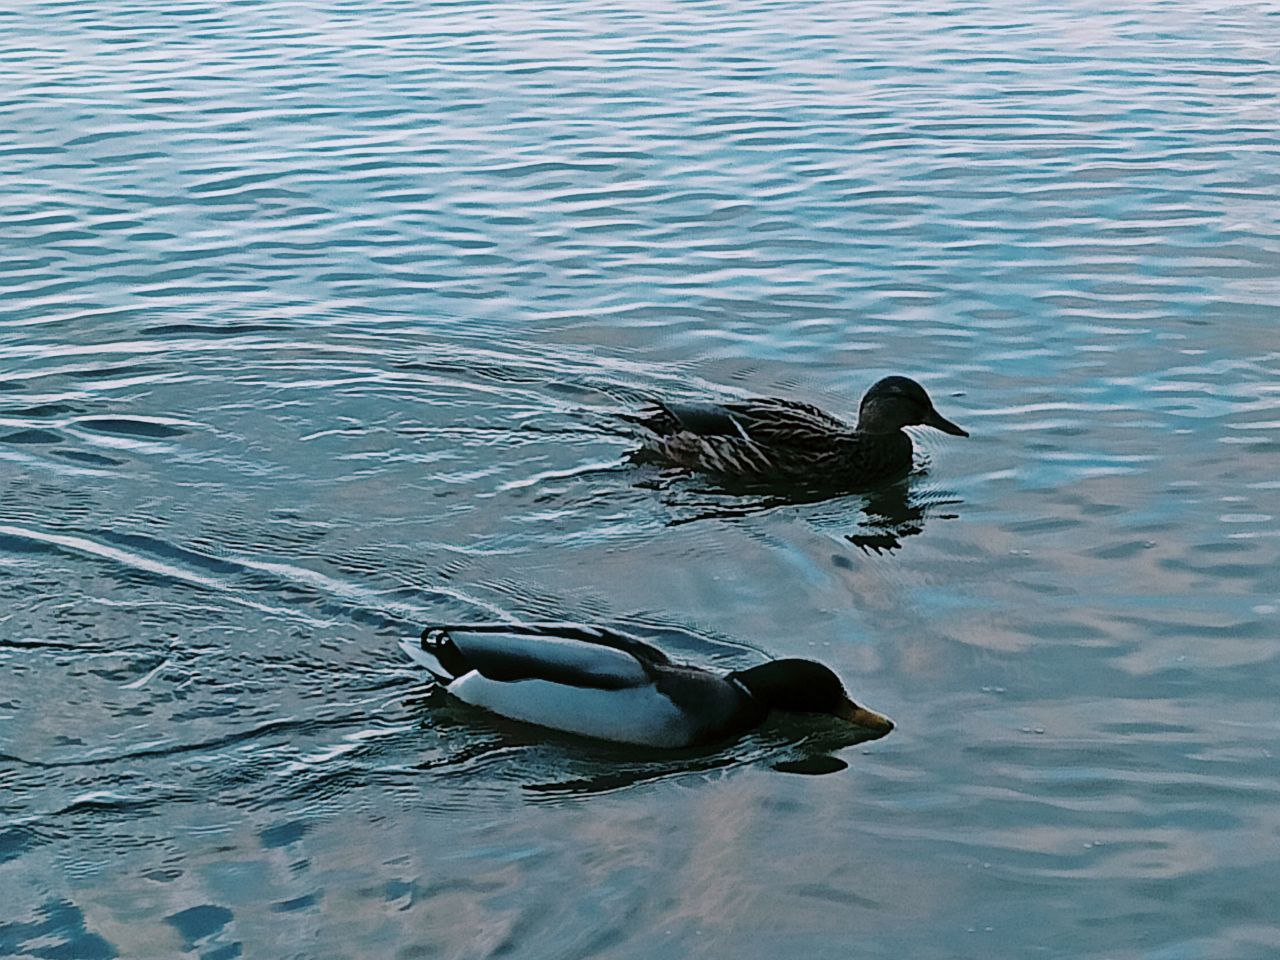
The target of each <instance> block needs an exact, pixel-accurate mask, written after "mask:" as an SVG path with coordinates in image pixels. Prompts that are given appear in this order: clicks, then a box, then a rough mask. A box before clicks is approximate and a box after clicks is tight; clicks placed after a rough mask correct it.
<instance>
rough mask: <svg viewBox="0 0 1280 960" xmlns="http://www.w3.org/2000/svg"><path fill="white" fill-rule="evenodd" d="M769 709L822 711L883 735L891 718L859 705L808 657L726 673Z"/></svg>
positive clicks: (831, 675)
mask: <svg viewBox="0 0 1280 960" xmlns="http://www.w3.org/2000/svg"><path fill="white" fill-rule="evenodd" d="M729 676H730V678H731V679H734V680H737V681H738V682H739V683H741V684H742V685H743V686H744V687H746V688H747V692H748V693H750V694H751V696H753V697H755V698H756V699H757V700H759V701H760V702H761V703H763V704H765V705H766V706H768V707H769V708H770V709H771V710H785V711H786V712H788V713H825V714H829V715H830V716H833V717H839V718H840V719H841V720H847V721H848V722H849V723H853V724H856V725H857V726H859V727H863V728H865V729H867V730H872V731H874V732H876V733H878V734H879V735H880V736H884V735H885V734H886V733H888V732H889V731H890V730H892V729H893V721H892V720H890V719H889V718H888V717H882V716H881V715H880V714H878V713H876V712H875V711H874V710H868V709H866V708H865V707H860V706H858V705H857V704H856V703H854V702H853V701H852V700H850V699H849V695H848V694H847V693H845V691H844V684H842V683H841V682H840V678H839V677H837V676H836V675H835V674H834V673H832V672H831V671H830V670H829V669H828V668H827V667H824V666H823V665H822V664H820V663H815V662H814V661H812V660H770V661H769V662H768V663H762V664H760V666H758V667H752V668H751V669H750V670H736V671H734V672H733V673H731V674H730V675H729Z"/></svg>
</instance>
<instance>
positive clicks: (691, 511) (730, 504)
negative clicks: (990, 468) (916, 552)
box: [665, 472, 962, 554]
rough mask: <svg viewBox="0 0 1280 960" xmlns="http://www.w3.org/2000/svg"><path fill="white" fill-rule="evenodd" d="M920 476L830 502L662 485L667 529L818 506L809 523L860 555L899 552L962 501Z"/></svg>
mask: <svg viewBox="0 0 1280 960" xmlns="http://www.w3.org/2000/svg"><path fill="white" fill-rule="evenodd" d="M922 474H923V472H920V473H915V474H912V475H911V476H909V477H905V478H903V479H902V480H899V481H898V482H896V483H892V484H889V485H887V486H883V487H880V488H878V489H875V490H871V491H867V492H865V493H859V494H849V495H846V496H843V497H838V498H836V499H831V496H830V492H829V491H817V490H813V491H805V490H800V491H796V492H794V493H792V494H791V495H787V496H783V495H780V494H768V495H756V496H754V497H748V498H745V499H744V497H743V496H741V495H735V493H734V492H731V491H726V490H723V489H715V488H705V487H703V488H699V489H696V490H691V489H689V488H688V487H687V486H686V485H683V484H680V483H678V482H677V483H671V484H668V485H667V486H666V488H665V489H666V490H667V493H668V497H667V505H668V506H669V507H671V508H673V510H674V511H676V516H674V517H672V519H671V520H669V521H668V526H673V527H675V526H682V525H683V524H687V523H696V522H698V521H701V520H734V519H738V518H741V517H748V516H753V515H756V514H762V513H767V512H769V511H771V510H777V509H780V508H783V507H797V506H808V505H811V504H821V505H822V506H821V507H820V508H819V509H817V510H815V511H813V512H812V514H811V515H810V517H809V519H810V520H811V521H813V522H814V523H816V524H819V525H821V526H823V527H836V528H837V529H839V528H841V527H843V528H844V529H845V530H846V531H847V532H844V533H843V534H841V535H842V536H843V538H844V539H845V540H847V541H849V542H850V543H852V544H853V545H854V546H856V547H858V548H859V549H861V550H862V551H863V552H865V553H875V554H884V553H891V552H893V551H895V550H900V549H901V548H902V546H903V541H904V540H907V539H908V538H910V537H914V536H917V535H918V534H920V533H923V532H924V527H925V522H926V520H928V519H929V518H931V517H932V518H936V519H941V520H954V519H956V518H957V517H958V516H959V515H958V514H957V513H956V512H955V511H954V510H949V509H947V508H949V507H955V506H957V505H959V504H960V503H961V502H962V501H961V500H960V499H959V498H958V497H955V496H953V495H950V494H947V493H943V492H940V491H937V490H928V489H925V488H923V487H920V486H918V485H917V483H916V482H917V480H918V479H919V478H920V477H921V476H922Z"/></svg>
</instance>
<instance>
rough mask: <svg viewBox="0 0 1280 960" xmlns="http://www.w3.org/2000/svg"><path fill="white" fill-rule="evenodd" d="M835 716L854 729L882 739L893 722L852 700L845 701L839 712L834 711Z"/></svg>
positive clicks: (890, 728)
mask: <svg viewBox="0 0 1280 960" xmlns="http://www.w3.org/2000/svg"><path fill="white" fill-rule="evenodd" d="M836 716H837V717H839V718H840V719H841V720H844V721H845V722H847V723H852V724H853V725H854V726H856V727H861V728H862V729H864V730H870V731H871V732H873V733H874V734H875V735H876V736H877V737H883V736H884V735H885V734H886V733H888V732H889V731H890V730H892V729H893V721H892V720H890V719H889V718H888V717H886V716H884V715H883V714H880V713H876V712H875V711H874V710H868V709H867V708H866V707H860V706H858V705H857V704H856V703H854V702H853V701H852V700H846V701H845V702H844V703H842V704H841V705H840V708H839V710H837V711H836Z"/></svg>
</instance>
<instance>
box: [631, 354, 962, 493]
mask: <svg viewBox="0 0 1280 960" xmlns="http://www.w3.org/2000/svg"><path fill="white" fill-rule="evenodd" d="M627 419H629V420H631V421H632V422H634V423H637V424H639V425H640V426H641V427H643V428H644V431H645V433H644V436H643V437H642V440H641V444H642V446H641V450H640V451H639V452H638V454H637V457H636V459H639V460H650V461H655V460H656V461H657V462H660V463H664V464H667V465H669V466H676V467H684V468H687V469H690V470H699V471H702V472H704V473H709V474H713V475H715V476H716V477H719V478H720V479H722V480H726V481H730V482H735V483H740V484H747V485H753V486H754V485H780V484H787V485H796V486H805V487H822V488H835V489H842V490H857V489H862V488H866V487H869V486H872V485H874V484H877V483H881V482H883V481H886V480H892V479H896V478H897V477H898V476H901V475H904V474H906V473H908V472H910V470H911V465H912V459H911V454H912V451H911V438H910V437H908V436H907V434H906V433H905V432H904V431H903V429H902V428H903V427H909V426H915V425H923V426H926V427H933V428H934V429H935V430H941V431H942V432H943V433H949V434H951V435H952V436H956V437H967V436H969V434H968V432H967V431H966V430H964V429H962V428H961V427H958V426H957V425H956V424H954V423H952V422H951V421H950V420H948V419H947V418H946V417H944V416H942V414H940V413H938V411H937V410H935V409H934V406H933V401H932V400H930V399H929V394H927V393H926V392H925V389H924V387H922V386H920V384H918V383H916V382H915V381H914V380H912V379H910V378H908V377H885V378H884V379H883V380H880V381H878V382H877V383H875V384H874V385H873V386H872V387H871V389H870V390H868V391H867V392H866V394H865V395H864V396H863V398H862V403H861V405H860V406H859V409H858V422H857V424H856V425H852V426H851V425H850V424H848V423H847V422H845V421H844V420H841V419H839V418H838V417H834V416H832V415H831V414H829V413H826V412H825V411H823V410H820V409H819V408H817V407H815V406H812V405H811V404H807V403H800V402H798V401H795V400H783V399H779V398H777V397H757V398H752V399H747V400H729V401H726V402H724V403H714V402H705V403H678V402H670V401H665V400H657V401H654V403H653V406H652V407H651V408H650V409H647V410H644V411H642V412H641V413H640V414H638V415H631V416H628V417H627Z"/></svg>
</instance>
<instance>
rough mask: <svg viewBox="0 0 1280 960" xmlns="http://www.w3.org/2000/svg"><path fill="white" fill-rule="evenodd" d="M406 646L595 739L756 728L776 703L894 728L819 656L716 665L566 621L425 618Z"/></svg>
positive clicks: (483, 696)
mask: <svg viewBox="0 0 1280 960" xmlns="http://www.w3.org/2000/svg"><path fill="white" fill-rule="evenodd" d="M401 648H402V649H403V650H404V651H405V653H407V654H408V655H409V657H410V658H411V659H413V660H414V661H416V662H417V663H419V664H421V665H422V666H424V667H426V668H427V670H429V671H430V672H431V674H432V675H433V676H434V677H435V679H436V680H437V681H439V682H440V683H441V684H442V685H443V686H444V687H445V689H447V690H448V691H449V693H451V694H453V695H454V696H456V697H457V698H458V699H459V700H462V701H464V702H466V703H470V704H472V705H474V706H477V707H483V708H484V709H486V710H490V711H492V712H493V713H496V714H499V715H501V716H504V717H508V718H510V719H512V720H521V721H524V722H526V723H534V724H538V725H540V726H544V727H551V728H553V729H556V730H563V731H566V732H568V733H576V734H580V735H582V736H586V737H595V738H597V739H600V740H612V741H615V742H619V743H633V744H641V745H643V746H649V747H687V746H691V745H694V744H701V743H707V742H710V741H715V740H720V739H723V738H726V737H731V736H734V735H736V734H740V733H742V732H744V731H746V730H749V729H751V728H752V727H754V726H757V725H758V724H760V723H761V722H762V721H763V720H764V718H765V717H766V716H767V715H768V714H769V711H770V710H783V711H787V712H790V713H815V714H829V715H831V716H834V717H839V718H840V719H842V720H845V721H848V722H849V723H851V724H854V725H856V726H858V727H861V728H862V729H864V730H865V731H866V732H867V733H869V734H870V735H871V736H873V737H882V736H884V735H885V734H886V733H888V732H889V731H890V730H892V729H893V723H892V722H891V721H890V720H888V719H887V718H886V717H882V716H881V715H880V714H878V713H875V712H874V711H871V710H867V709H866V708H864V707H860V706H858V705H857V704H856V703H854V702H853V701H852V700H850V699H849V696H848V694H846V693H845V691H844V687H843V686H842V685H841V683H840V680H839V678H838V677H837V676H836V675H835V674H834V673H832V672H831V671H830V670H828V669H827V668H826V667H824V666H823V665H822V664H820V663H815V662H813V661H812V660H774V661H771V662H769V663H763V664H760V665H759V666H756V667H751V668H750V669H748V670H735V671H733V672H732V673H728V674H717V673H712V672H710V671H708V670H702V669H699V668H697V667H690V666H684V665H682V664H676V663H672V662H671V660H670V659H669V658H668V657H667V655H666V654H665V653H663V652H662V651H661V650H659V649H658V648H657V647H654V646H651V645H650V644H648V643H645V642H644V641H643V640H640V639H638V638H636V637H632V636H629V635H627V634H623V633H619V632H616V631H612V630H604V629H599V628H595V627H584V626H576V625H566V624H539V625H533V626H530V625H513V624H475V625H471V626H457V627H428V628H427V629H426V630H424V631H423V632H422V638H421V640H405V641H403V642H402V643H401Z"/></svg>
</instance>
